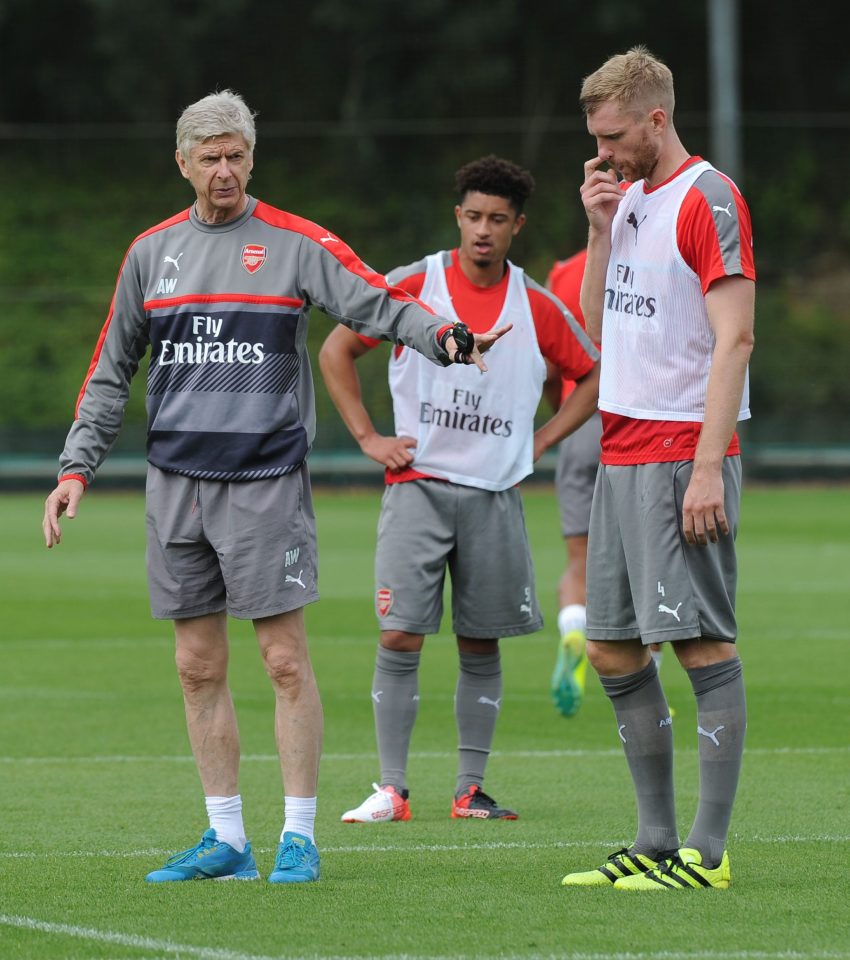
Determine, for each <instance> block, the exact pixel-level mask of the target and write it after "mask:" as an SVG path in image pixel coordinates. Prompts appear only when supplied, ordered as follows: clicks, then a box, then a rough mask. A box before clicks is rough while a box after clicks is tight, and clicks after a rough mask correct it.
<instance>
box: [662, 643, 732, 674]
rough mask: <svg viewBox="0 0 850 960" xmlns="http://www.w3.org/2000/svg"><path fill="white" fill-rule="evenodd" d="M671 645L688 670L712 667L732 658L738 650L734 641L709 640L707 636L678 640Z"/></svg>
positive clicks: (680, 661)
mask: <svg viewBox="0 0 850 960" xmlns="http://www.w3.org/2000/svg"><path fill="white" fill-rule="evenodd" d="M670 646H671V647H672V648H673V651H674V652H675V654H676V658H677V659H678V661H679V663H681V665H682V666H683V667H684V668H685V669H686V670H695V669H697V668H699V667H710V666H711V665H712V664H715V663H720V662H721V661H723V660H731V659H732V658H733V657H734V656H736V655H737V652H738V651H737V648H736V647H735V644H734V643H727V642H726V641H725V640H707V639H706V638H705V637H696V638H694V639H693V640H677V641H676V642H675V643H671V644H670Z"/></svg>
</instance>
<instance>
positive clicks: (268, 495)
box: [146, 464, 319, 620]
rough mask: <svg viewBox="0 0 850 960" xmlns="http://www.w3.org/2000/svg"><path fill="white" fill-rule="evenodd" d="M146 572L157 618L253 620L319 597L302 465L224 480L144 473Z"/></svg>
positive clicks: (151, 468) (155, 470)
mask: <svg viewBox="0 0 850 960" xmlns="http://www.w3.org/2000/svg"><path fill="white" fill-rule="evenodd" d="M146 518H147V568H148V586H149V589H150V598H151V612H152V613H153V615H154V617H156V618H157V619H161V620H171V619H177V620H179V619H184V618H186V617H200V616H204V615H205V614H209V613H219V612H220V611H222V610H227V612H228V613H229V614H230V615H231V616H233V617H237V618H238V619H240V620H256V619H258V618H259V617H270V616H273V615H275V614H278V613H286V612H288V611H289V610H297V609H298V608H300V607H303V606H304V605H305V604H308V603H311V602H312V601H314V600H318V598H319V594H318V590H317V583H316V580H317V569H316V567H317V558H316V518H315V514H314V513H313V499H312V496H311V493H310V475H309V472H308V470H307V466H306V464H305V465H304V466H302V467H301V469H300V470H297V471H295V472H294V473H290V474H287V475H286V476H283V477H271V478H269V479H266V480H250V481H247V482H243V483H228V482H226V481H220V480H193V479H192V478H190V477H184V476H182V475H180V474H177V473H166V472H164V471H162V470H159V469H158V468H157V467H154V466H153V465H149V466H148V477H147V497H146Z"/></svg>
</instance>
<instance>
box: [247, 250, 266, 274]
mask: <svg viewBox="0 0 850 960" xmlns="http://www.w3.org/2000/svg"><path fill="white" fill-rule="evenodd" d="M267 252H268V251H267V249H266V248H265V247H264V246H262V245H261V244H259V243H246V244H245V246H244V247H243V248H242V266H243V267H244V268H245V269H246V270H247V271H248V273H256V272H257V271H258V270H259V269H260V267H261V266H262V265H263V264H264V263H265V262H266V253H267Z"/></svg>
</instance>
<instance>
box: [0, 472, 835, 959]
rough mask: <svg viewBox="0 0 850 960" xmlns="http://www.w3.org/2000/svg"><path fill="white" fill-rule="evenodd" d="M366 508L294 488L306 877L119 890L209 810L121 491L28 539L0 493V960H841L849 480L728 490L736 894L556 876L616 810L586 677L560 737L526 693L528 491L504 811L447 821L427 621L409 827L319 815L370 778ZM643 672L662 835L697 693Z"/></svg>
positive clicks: (538, 645)
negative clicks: (301, 617) (308, 565)
mask: <svg viewBox="0 0 850 960" xmlns="http://www.w3.org/2000/svg"><path fill="white" fill-rule="evenodd" d="M379 496H380V494H379V491H377V490H371V491H367V492H363V493H346V494H341V493H319V494H318V495H317V513H318V517H319V536H320V549H321V558H320V564H321V579H320V587H321V590H322V595H323V599H322V601H321V602H320V603H318V604H315V605H313V606H312V607H310V608H309V610H308V625H309V631H310V637H311V649H312V653H313V659H314V663H315V667H316V672H317V674H318V677H319V683H320V688H321V691H322V696H323V701H324V707H325V719H326V738H325V754H324V758H323V761H322V770H321V783H320V790H319V815H318V822H317V841H318V844H319V847H320V850H321V852H322V871H323V873H322V879H321V882H320V883H318V884H310V885H307V886H304V887H297V888H293V889H288V888H279V887H273V886H271V885H270V884H267V883H266V882H265V881H262V882H259V883H194V884H167V885H161V886H153V885H148V884H145V883H144V882H143V877H144V875H145V873H147V872H148V871H149V870H151V869H154V868H156V867H158V866H159V865H161V862H162V861H163V860H164V858H165V857H166V856H167V855H169V854H170V853H172V852H174V851H176V850H180V849H183V848H185V847H188V846H190V845H191V844H193V843H194V842H196V840H197V838H198V837H199V836H200V834H201V832H202V831H203V830H204V829H205V827H206V818H205V813H204V807H203V799H202V795H201V791H200V785H199V781H198V779H197V775H196V773H195V769H194V766H193V763H192V761H191V758H190V755H189V749H188V745H187V740H186V734H185V730H184V725H183V716H182V705H181V698H180V692H179V686H178V683H177V679H176V676H175V673H174V668H173V653H172V640H171V629H170V625H169V624H167V623H157V622H154V621H152V620H151V619H150V617H149V613H148V607H147V596H146V588H145V578H144V557H143V553H144V548H143V535H144V534H143V527H144V507H143V502H142V498H141V496H140V495H130V494H127V495H110V494H106V493H99V492H98V491H97V488H95V489H94V490H93V491H92V492H91V493H90V494H88V495H87V497H86V499H85V501H84V503H83V505H82V509H81V511H80V515H79V517H78V518H77V519H76V520H74V521H73V522H68V521H66V522H65V535H64V539H63V542H62V544H61V546H60V547H59V548H58V549H56V550H53V551H47V550H46V549H45V548H44V546H43V544H42V541H41V536H40V516H41V510H42V498H40V497H35V496H24V495H20V496H19V495H10V494H6V495H4V496H2V497H0V531H2V551H0V564H2V568H1V569H0V575H2V581H0V582H2V585H3V589H2V595H3V598H4V602H3V607H2V609H3V630H2V634H0V657H1V658H2V659H0V663H2V671H0V704H2V707H0V710H2V713H1V714H0V717H2V722H0V738H2V742H0V957H2V958H10V960H11V958H15V960H17V958H34V960H80V958H103V960H107V958H108V960H141V958H144V960H165V958H172V960H173V958H178V957H179V958H202V960H258V958H269V957H303V958H308V957H334V958H355V957H356V958H359V957H379V958H403V957H410V958H414V957H416V958H425V957H428V958H440V960H442V958H445V960H449V958H458V957H460V958H473V957H474V958H489V957H494V958H508V957H510V958H517V960H532V958H541V960H542V958H548V957H555V956H558V957H567V958H574V960H603V958H614V960H617V958H621V960H644V958H646V960H650V958H654V957H661V958H665V960H672V958H687V960H690V958H699V957H707V958H716V960H721V958H732V960H786V958H787V960H809V958H838V957H850V939H848V935H850V921H849V920H848V908H847V891H848V879H847V878H848V862H850V695H848V681H850V666H848V655H849V654H850V490H848V489H847V488H822V489H820V488H798V489H790V488H745V492H744V501H743V511H742V530H741V535H740V537H739V551H740V561H741V575H740V593H739V604H738V608H739V620H740V649H741V653H742V656H743V659H744V668H745V676H746V681H747V687H748V706H749V731H748V738H747V750H746V756H745V760H744V768H743V773H742V780H741V786H740V791H739V795H738V802H737V806H736V810H735V816H734V818H733V822H732V834H731V837H730V851H731V862H732V875H733V884H732V887H731V888H730V890H729V891H727V892H725V893H724V892H720V891H705V892H699V893H679V894H672V893H670V894H659V895H657V896H650V895H647V894H631V895H629V894H623V893H619V892H615V891H613V890H611V889H605V890H601V891H598V890H597V891H594V890H591V891H587V890H572V891H567V890H565V889H563V888H561V887H560V886H559V881H560V878H561V876H562V875H563V874H564V873H566V872H568V871H570V870H575V869H584V868H590V867H592V866H595V865H597V864H599V863H601V862H602V860H603V859H604V858H605V856H606V855H607V854H608V853H609V852H610V851H611V850H613V849H615V848H616V847H618V846H620V845H623V844H624V843H626V842H628V841H629V840H630V839H631V837H632V832H633V829H634V808H633V800H632V796H631V790H630V784H629V779H628V773H627V770H626V765H625V762H624V761H623V758H622V755H621V753H620V749H619V745H618V740H617V736H616V729H615V725H614V723H613V718H612V714H611V711H610V707H609V705H608V703H607V701H606V700H605V698H604V696H603V695H602V692H601V689H600V687H599V684H598V682H597V681H596V680H595V679H591V680H590V681H589V685H588V694H587V699H586V702H585V705H584V706H583V707H582V710H581V711H580V713H579V714H578V715H577V716H576V717H575V718H574V719H571V720H564V719H563V718H561V717H560V716H558V715H557V714H556V712H555V711H554V709H553V707H552V706H551V705H550V702H549V695H548V682H549V673H550V670H551V667H552V665H553V662H554V654H555V644H556V637H555V629H554V626H553V623H554V615H555V583H556V580H557V577H558V575H559V573H560V571H561V565H562V558H563V548H562V544H561V540H560V536H559V532H558V517H557V509H556V505H555V501H554V497H553V493H552V490H551V488H549V487H545V486H540V487H531V488H529V489H528V490H527V491H526V510H527V518H528V526H529V531H530V536H531V542H532V545H533V548H534V553H535V559H536V563H537V574H538V593H539V596H540V600H541V603H542V604H543V608H544V613H545V616H546V618H547V628H546V629H545V630H544V631H542V632H541V633H539V634H536V635H532V636H530V637H524V638H514V639H510V640H506V641H504V642H503V643H502V655H503V664H504V676H505V685H504V704H503V710H502V716H501V720H500V724H499V727H498V729H497V732H496V742H495V752H494V754H493V756H492V758H491V761H490V766H489V769H488V779H487V784H486V786H487V789H488V790H489V791H490V792H492V793H493V794H494V795H495V796H496V797H497V798H498V799H499V800H500V801H501V802H502V803H505V804H508V805H511V806H516V807H517V808H518V809H519V811H520V819H519V820H518V821H516V822H515V823H506V822H496V823H482V822H466V821H455V820H450V819H449V816H448V814H449V805H450V799H451V793H452V789H453V785H454V774H455V744H456V737H455V730H454V719H453V715H452V695H453V690H454V683H455V677H456V653H455V648H454V642H453V639H452V637H451V635H450V632H449V628H447V627H446V625H445V624H444V630H443V632H442V633H441V634H439V635H438V636H435V637H431V638H429V639H428V640H427V642H426V646H425V653H424V656H423V662H422V671H421V688H422V689H421V694H422V701H421V707H420V714H419V719H418V722H417V725H416V729H415V731H414V735H413V744H412V757H411V763H410V782H411V802H412V810H413V819H412V820H411V821H410V822H409V823H396V824H387V825H379V826H374V827H369V826H360V825H347V824H341V823H340V822H339V816H340V814H341V813H342V811H343V810H345V809H347V808H349V807H350V806H353V805H355V804H356V803H359V802H360V801H361V800H362V799H363V798H364V797H365V796H366V794H367V793H369V792H370V784H371V783H372V781H373V780H374V779H375V778H376V776H377V773H378V769H377V762H376V759H375V748H374V734H373V729H372V711H371V701H370V697H369V690H370V682H371V675H372V668H373V657H374V649H375V643H376V629H375V622H374V616H373V612H372V590H373V585H372V555H373V545H374V530H375V524H376V520H377V514H378V505H379ZM505 549H506V550H508V549H510V545H508V544H506V545H505ZM232 636H233V643H232V668H231V671H232V686H233V690H234V696H235V700H236V705H237V711H238V713H239V719H240V731H241V736H242V749H243V754H244V758H243V763H242V771H241V791H242V795H243V798H244V802H245V820H246V826H247V829H248V834H249V836H250V838H251V840H252V841H253V844H254V848H255V852H256V854H257V861H258V865H259V867H260V870H261V872H262V873H263V875H264V876H265V875H267V874H268V872H269V869H270V866H271V862H272V858H273V856H274V849H275V847H276V843H277V835H278V831H279V829H280V824H281V817H282V791H281V786H280V780H279V775H278V769H277V761H276V758H275V752H274V743H273V737H272V724H271V717H272V695H271V689H270V686H269V684H268V681H267V679H266V677H265V675H264V673H263V670H262V666H261V663H260V658H259V654H258V652H257V649H256V645H255V643H254V640H253V634H252V631H251V629H250V625H245V624H234V628H233V634H232ZM661 673H662V678H663V680H664V683H665V687H666V688H667V691H668V696H669V699H670V702H671V704H672V705H673V706H674V707H675V709H676V716H675V720H674V732H675V739H676V750H677V753H676V776H677V784H678V788H679V794H678V803H679V819H680V826H681V828H682V830H683V831H686V830H687V827H688V825H689V823H690V820H691V818H692V816H693V812H694V808H695V803H696V780H697V765H696V743H695V740H696V735H695V729H694V728H695V716H694V707H693V698H692V696H691V694H690V690H689V686H688V684H687V681H686V678H685V676H684V674H683V672H682V671H681V670H680V669H679V668H678V666H677V665H676V664H675V662H674V658H673V656H672V654H670V653H667V654H666V656H665V659H664V662H663V664H662V667H661Z"/></svg>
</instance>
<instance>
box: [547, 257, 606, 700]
mask: <svg viewBox="0 0 850 960" xmlns="http://www.w3.org/2000/svg"><path fill="white" fill-rule="evenodd" d="M586 258H587V251H586V250H581V251H579V252H578V253H576V254H574V255H573V256H572V257H569V258H568V259H567V260H561V261H559V262H558V263H556V264H555V265H554V266H553V267H552V269H551V271H550V272H549V276H548V277H547V279H546V286H547V287H548V289H549V290H551V291H552V293H554V294H555V296H556V297H557V298H558V299H559V300H560V301H561V302H562V303H563V304H564V305H565V306H566V307H567V309H568V310H569V311H570V312H571V313H572V315H573V316H574V317H575V318H576V320H578V322H579V323H580V324H581V325H582V328H584V316H583V314H582V312H581V305H580V303H579V294H580V293H581V278H582V276H583V274H584V262H585V260H586ZM552 373H554V376H551V375H550V376H549V378H548V379H547V383H546V392H547V397H548V398H549V402H550V404H552V405H557V406H560V404H561V403H563V402H564V400H565V399H566V398H567V397H568V396H569V395H570V393H571V392H572V390H573V389H574V382H573V381H572V380H567V379H564V378H562V377H559V376H557V371H550V374H552ZM601 437H602V420H601V419H600V416H599V411H598V410H596V411H594V413H593V416H592V417H591V418H590V419H589V420H588V421H587V422H586V423H583V424H582V425H581V426H580V427H579V428H578V430H576V431H575V432H574V433H572V434H570V436H568V437H565V438H564V439H563V440H562V441H561V443H560V444H559V447H558V463H557V467H556V469H555V492H556V495H557V497H558V508H559V511H560V515H561V534H562V536H563V538H564V545H565V547H566V552H567V563H566V566H565V568H564V572H563V573H562V574H561V578H560V580H559V581H558V606H559V608H560V609H559V611H558V633H559V635H560V641H559V645H558V655H557V659H556V661H555V670H554V672H553V674H552V682H551V693H552V702H553V703H554V704H555V707H556V709H557V710H559V711H560V712H561V713H562V714H563V715H564V716H565V717H571V716H573V715H574V714H575V713H576V712H577V711H578V709H579V707H580V706H581V703H582V700H583V699H584V689H585V680H586V676H587V655H586V652H585V644H586V637H585V626H586V622H587V617H586V611H585V603H586V598H587V576H586V566H587V531H588V527H589V524H590V504H591V501H592V499H593V485H594V483H595V482H596V471H597V468H598V466H599V441H600V439H601Z"/></svg>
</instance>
